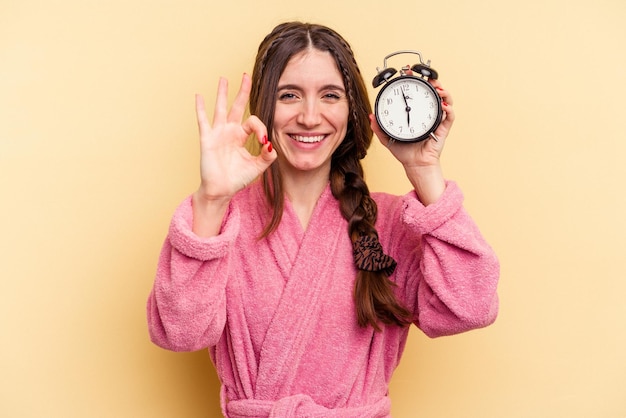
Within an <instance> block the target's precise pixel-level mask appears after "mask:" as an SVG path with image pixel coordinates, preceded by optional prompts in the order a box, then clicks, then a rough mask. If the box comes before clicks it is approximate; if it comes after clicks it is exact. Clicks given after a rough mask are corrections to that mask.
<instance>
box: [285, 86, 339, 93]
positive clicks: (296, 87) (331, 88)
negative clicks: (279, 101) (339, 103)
mask: <svg viewBox="0 0 626 418" xmlns="http://www.w3.org/2000/svg"><path fill="white" fill-rule="evenodd" d="M280 90H298V91H302V90H303V89H302V87H300V86H298V85H297V84H284V85H279V86H278V88H277V91H280ZM323 90H339V91H342V92H345V91H346V89H345V88H344V87H343V86H339V85H337V84H325V85H323V86H322V88H320V91H323Z"/></svg>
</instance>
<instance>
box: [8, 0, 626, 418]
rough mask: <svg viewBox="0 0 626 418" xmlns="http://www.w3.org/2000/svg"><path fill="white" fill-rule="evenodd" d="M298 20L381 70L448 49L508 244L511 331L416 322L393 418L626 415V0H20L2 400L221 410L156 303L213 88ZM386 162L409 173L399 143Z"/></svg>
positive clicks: (462, 133) (455, 157)
mask: <svg viewBox="0 0 626 418" xmlns="http://www.w3.org/2000/svg"><path fill="white" fill-rule="evenodd" d="M291 19H301V20H306V21H313V22H320V23H324V24H327V25H330V26H332V27H334V28H336V29H337V30H338V31H339V32H340V33H342V34H343V35H345V37H346V38H347V39H348V40H349V41H350V42H351V44H352V45H353V47H354V50H355V52H356V55H357V59H358V61H359V63H360V66H361V69H362V71H363V73H364V75H365V78H366V80H367V82H368V83H369V81H370V80H371V78H372V77H373V76H374V74H375V72H376V67H380V66H382V60H383V57H384V56H385V55H387V54H388V53H390V52H393V51H396V50H399V49H418V50H420V51H422V53H423V54H424V56H425V58H427V59H430V60H432V65H433V67H434V68H435V69H437V70H438V71H439V73H440V75H441V80H442V82H443V83H444V85H445V86H446V87H447V88H448V89H449V90H451V92H452V93H453V95H454V99H455V109H456V112H457V117H458V119H457V122H456V124H455V127H454V130H453V132H452V134H451V136H450V137H449V140H448V142H447V145H446V150H445V154H444V169H445V174H446V176H447V177H448V178H452V179H455V180H457V181H458V182H459V184H460V185H461V187H462V188H463V190H464V192H465V194H466V207H467V209H468V210H469V211H470V212H471V213H472V215H473V216H474V217H475V219H476V220H477V222H478V223H479V225H480V226H481V229H482V231H483V232H484V234H485V235H486V237H487V238H488V239H489V241H490V242H491V243H492V245H493V246H494V248H495V249H496V251H497V252H498V254H499V256H500V258H501V262H502V276H501V285H500V288H499V290H500V296H501V313H500V316H499V319H498V321H497V322H496V324H495V325H493V326H492V327H490V328H487V329H484V330H480V331H476V332H473V333H469V334H464V335H460V336H455V337H450V338H444V339H438V340H428V339H427V338H426V337H424V336H423V335H421V334H420V333H419V332H418V331H415V330H414V331H413V332H412V334H411V338H410V341H409V344H408V346H407V349H406V352H405V356H404V358H403V362H402V364H401V365H400V367H399V369H398V371H397V373H396V375H395V376H394V380H393V382H392V385H391V396H392V401H393V412H394V417H397V418H403V417H428V418H437V417H441V418H449V417H461V418H471V417H476V418H492V417H493V418H502V417H505V418H518V417H519V418H522V417H523V418H527V417H532V418H535V417H559V418H560V417H568V418H572V417H580V418H589V417H601V418H608V417H612V418H624V417H626V354H625V353H626V302H625V301H624V299H625V297H626V296H625V295H626V283H625V279H626V267H625V266H624V262H625V261H626V257H625V256H624V250H625V245H624V241H625V235H626V222H625V220H624V219H625V214H626V198H625V197H624V196H625V191H624V181H625V180H626V164H625V163H624V159H625V158H626V142H625V141H626V127H625V116H624V113H625V112H624V110H625V105H624V103H625V101H626V98H625V96H626V77H625V74H626V58H625V56H626V54H625V51H626V45H625V44H626V29H625V28H626V25H624V22H625V21H626V20H625V19H626V3H624V2H623V1H622V0H597V1H594V2H589V1H582V0H513V1H495V0H477V1H471V2H470V1H465V0H448V1H445V0H444V1H437V2H434V1H433V2H423V1H422V2H417V1H410V2H405V4H402V3H401V2H381V1H371V0H359V1H353V0H350V1H338V0H332V1H330V0H317V1H315V2H297V1H294V0H279V1H258V0H240V1H232V2H229V1H221V2H211V1H207V0H204V1H200V0H196V1H189V0H187V1H178V0H156V1H155V0H152V1H147V0H107V1H95V0H65V1H54V2H52V1H49V2H44V1H37V0H2V1H1V2H0V196H1V199H2V201H1V205H0V237H1V239H0V246H1V247H0V257H1V258H0V295H1V297H2V302H1V303H0V332H1V336H2V340H1V343H0V416H3V417H213V416H217V415H218V411H219V403H218V383H217V379H216V377H215V374H214V372H213V371H212V368H211V365H210V363H209V359H208V355H207V354H206V352H198V353H182V354H176V353H170V352H167V351H164V350H161V349H159V348H157V347H155V346H152V345H151V343H150V342H149V340H148V335H147V330H146V324H145V314H144V305H145V300H146V297H147V295H148V292H149V289H150V287H151V283H152V278H153V275H154V272H155V267H156V261H157V256H158V252H159V249H160V246H161V243H162V240H163V238H164V236H165V234H166V230H167V227H168V222H169V219H170V215H171V214H172V212H173V210H174V208H175V207H176V205H177V204H178V203H179V202H180V201H181V200H182V199H183V198H184V197H185V196H186V195H187V194H188V193H190V192H192V191H193V190H194V189H195V188H196V185H197V182H198V150H197V148H198V147H197V135H196V126H195V119H194V110H193V103H194V99H193V98H194V93H196V92H199V93H203V94H205V95H206V96H207V98H208V99H207V101H208V102H209V103H212V102H213V97H214V94H215V88H216V85H217V79H218V77H219V76H220V75H224V76H227V77H229V78H230V79H231V80H232V85H233V86H237V85H238V83H239V80H240V77H241V73H242V72H244V71H248V72H249V71H251V69H252V62H253V59H254V55H255V52H256V47H257V45H258V43H259V42H260V40H261V38H262V37H263V36H264V35H265V34H266V33H267V32H269V30H271V28H272V27H273V26H274V25H275V24H277V23H279V22H281V21H284V20H291ZM411 59H412V58H411V57H409V58H408V60H411ZM403 64H404V62H402V63H397V65H396V66H401V65H403ZM375 93H376V92H375V91H374V90H373V89H372V91H371V94H372V100H373V98H374V95H375ZM366 168H367V178H368V181H369V183H370V186H371V188H372V189H373V190H385V191H390V192H394V193H404V192H405V191H406V190H408V187H409V186H408V182H407V181H406V180H405V179H404V175H403V173H402V170H401V169H400V167H398V164H396V163H395V162H394V161H393V160H392V158H391V157H389V155H388V154H387V152H386V150H385V149H384V148H383V147H382V146H381V145H380V144H378V143H376V144H375V145H374V146H373V147H372V149H371V153H370V155H369V156H368V158H367V161H366Z"/></svg>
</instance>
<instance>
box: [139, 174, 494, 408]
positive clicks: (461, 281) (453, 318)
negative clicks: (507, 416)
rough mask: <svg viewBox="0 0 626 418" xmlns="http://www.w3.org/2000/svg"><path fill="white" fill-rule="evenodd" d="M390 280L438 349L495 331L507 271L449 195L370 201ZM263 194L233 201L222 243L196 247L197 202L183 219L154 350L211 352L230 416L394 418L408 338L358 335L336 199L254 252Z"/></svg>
mask: <svg viewBox="0 0 626 418" xmlns="http://www.w3.org/2000/svg"><path fill="white" fill-rule="evenodd" d="M372 197H373V198H374V199H375V200H376V202H377V204H378V221H377V224H376V227H377V230H378V233H379V237H380V242H381V244H382V246H383V248H384V250H385V252H386V253H387V254H389V255H391V256H392V257H393V258H394V259H395V260H396V261H397V263H398V265H397V267H396V270H395V272H394V273H393V274H392V275H391V277H390V279H391V280H392V281H393V282H395V284H396V285H397V286H396V287H395V292H396V294H397V297H398V299H399V300H400V301H401V302H402V303H403V304H404V305H405V306H406V307H407V308H409V309H410V311H411V312H412V315H413V318H412V319H413V323H414V324H415V325H416V326H417V327H419V328H420V329H421V330H422V331H423V332H425V333H426V334H427V335H429V336H431V337H437V336H443V335H450V334H456V333H460V332H464V331H468V330H470V329H474V328H479V327H484V326H486V325H488V324H490V323H492V322H493V321H494V320H495V318H496V314H497V309H498V298H497V294H496V286H497V281H498V275H499V264H498V260H497V258H496V256H495V255H494V252H493V251H492V249H491V248H490V247H489V245H488V244H487V243H486V242H485V240H484V239H483V238H482V236H481V234H480V232H479V231H478V229H477V227H476V225H475V224H474V222H473V221H472V220H471V218H470V217H469V215H468V214H467V213H466V211H465V210H464V209H463V207H462V201H463V197H462V194H461V191H460V190H459V189H458V187H457V186H456V184H455V183H453V182H448V183H447V186H446V190H445V192H444V195H443V196H442V197H441V198H440V200H439V201H437V202H436V203H434V204H432V205H429V206H426V207H425V206H423V205H422V204H421V203H420V202H419V201H418V200H417V197H416V195H415V192H411V193H409V194H407V195H405V196H392V195H389V194H383V193H375V194H372ZM267 216H268V207H267V204H266V201H265V197H264V195H263V192H262V188H261V186H260V183H258V182H257V183H254V184H252V185H251V186H249V187H248V188H246V189H244V190H242V191H241V192H239V193H238V194H237V195H235V197H234V198H233V199H232V201H231V204H230V206H229V210H228V212H227V214H226V216H225V219H224V221H223V224H222V228H221V232H220V234H219V235H218V236H216V237H211V238H200V237H198V236H196V235H194V234H193V232H192V230H191V227H192V222H193V219H192V217H193V215H192V207H191V198H188V199H187V200H185V201H184V202H183V203H182V204H181V205H180V206H179V207H178V209H177V210H176V212H175V214H174V217H173V219H172V222H171V225H170V229H169V234H168V236H167V239H166V240H165V243H164V245H163V249H162V252H161V256H160V259H159V264H158V269H157V275H156V279H155V283H154V287H153V289H152V292H151V294H150V297H149V300H148V306H147V313H148V323H149V330H150V336H151V339H152V341H153V342H154V343H155V344H157V345H159V346H161V347H164V348H166V349H169V350H174V351H193V350H199V349H203V348H209V352H210V356H211V359H212V361H213V363H214V365H215V367H216V370H217V374H218V376H219V379H220V381H221V384H222V389H221V402H222V411H223V414H224V415H225V416H226V417H231V418H243V417H246V418H252V417H255V418H256V417H258V418H261V417H341V418H351V417H353V418H368V417H372V418H373V417H388V416H389V414H390V401H389V398H388V383H389V381H390V379H391V375H392V373H393V371H394V369H395V368H396V366H397V365H398V362H399V360H400V356H401V354H402V351H403V348H404V346H405V342H406V338H407V335H408V327H404V328H401V327H398V326H383V330H382V331H381V332H376V331H374V330H373V328H372V327H367V328H362V327H359V326H358V324H357V320H356V310H355V302H354V299H353V291H354V282H355V278H356V273H357V270H356V268H355V266H354V261H353V255H352V244H351V241H350V239H349V236H348V233H347V222H346V220H345V219H343V217H342V216H341V214H340V211H339V204H338V201H337V200H336V199H335V198H334V197H333V196H332V193H331V191H330V187H329V186H328V187H327V188H326V190H325V191H324V192H323V193H322V195H321V196H320V198H319V200H318V202H317V205H316V207H315V209H314V212H313V215H312V217H311V220H310V223H309V225H308V227H307V229H306V230H303V228H302V226H301V224H300V222H299V220H298V218H297V216H296V214H295V212H294V210H293V208H292V206H291V204H290V202H289V201H288V200H286V201H285V209H284V215H283V218H282V221H281V223H280V225H279V227H278V229H277V230H276V231H275V232H274V233H272V234H271V235H270V236H269V237H267V238H264V239H260V240H259V236H260V233H261V231H262V229H263V227H264V225H265V222H266V221H267Z"/></svg>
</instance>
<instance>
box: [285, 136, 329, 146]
mask: <svg viewBox="0 0 626 418" xmlns="http://www.w3.org/2000/svg"><path fill="white" fill-rule="evenodd" d="M291 137H292V138H293V139H295V140H296V141H298V142H306V143H308V144H312V143H314V142H320V141H321V140H322V139H324V135H318V136H301V135H291Z"/></svg>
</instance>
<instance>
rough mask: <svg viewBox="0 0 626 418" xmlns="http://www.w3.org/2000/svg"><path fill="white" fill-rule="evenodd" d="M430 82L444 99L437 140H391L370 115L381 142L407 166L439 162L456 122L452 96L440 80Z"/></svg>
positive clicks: (373, 127) (436, 133)
mask: <svg viewBox="0 0 626 418" xmlns="http://www.w3.org/2000/svg"><path fill="white" fill-rule="evenodd" d="M429 83H430V84H431V85H432V86H433V87H434V88H435V90H437V93H439V96H440V97H441V100H442V106H443V117H442V121H441V123H440V124H439V126H438V127H437V129H436V130H435V132H434V135H435V137H436V138H437V141H435V140H434V139H433V138H432V137H431V138H428V139H426V140H424V141H420V142H416V143H405V142H399V141H390V139H389V137H388V136H387V135H386V134H385V133H384V132H383V131H382V129H380V126H378V123H377V122H376V118H375V117H374V116H373V115H370V122H371V127H372V130H373V131H374V133H375V134H376V136H377V137H378V139H379V140H380V142H381V143H382V144H383V145H384V146H385V147H387V148H388V149H389V151H391V153H392V154H393V155H394V157H396V159H397V160H398V161H400V162H401V163H402V165H404V166H405V167H407V166H408V167H420V166H429V165H437V164H439V158H440V157H441V152H442V151H443V147H444V145H445V142H446V138H447V137H448V133H449V132H450V128H451V127H452V123H453V122H454V110H453V108H452V96H450V93H449V92H448V91H447V90H444V89H443V87H442V86H441V83H440V82H439V80H429Z"/></svg>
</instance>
